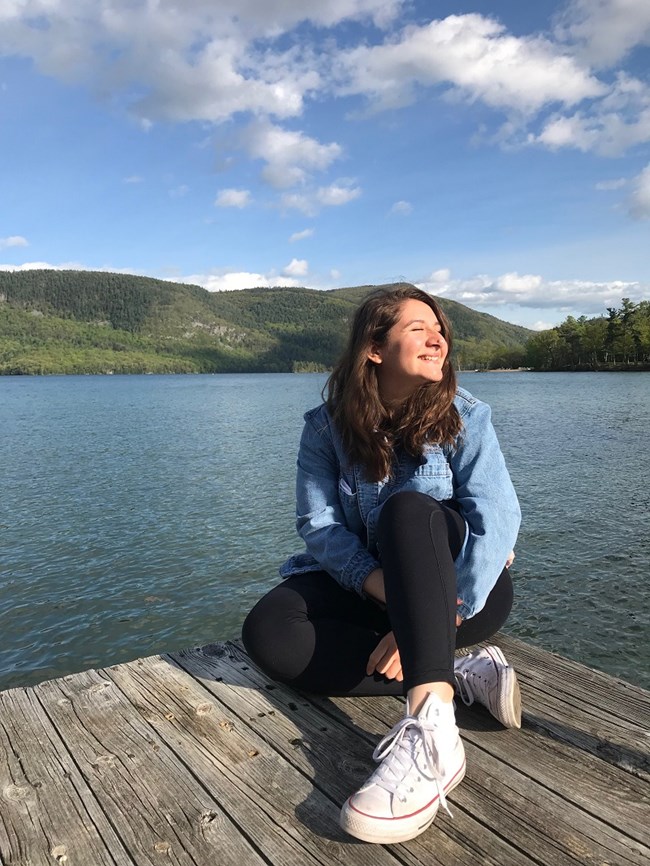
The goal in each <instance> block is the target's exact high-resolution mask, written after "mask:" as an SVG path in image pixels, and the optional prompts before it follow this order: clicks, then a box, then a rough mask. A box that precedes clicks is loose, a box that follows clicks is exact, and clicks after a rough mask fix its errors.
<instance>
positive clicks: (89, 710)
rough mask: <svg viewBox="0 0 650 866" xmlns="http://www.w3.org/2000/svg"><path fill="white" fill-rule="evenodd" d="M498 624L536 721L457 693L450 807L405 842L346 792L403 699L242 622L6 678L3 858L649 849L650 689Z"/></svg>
mask: <svg viewBox="0 0 650 866" xmlns="http://www.w3.org/2000/svg"><path fill="white" fill-rule="evenodd" d="M495 642H497V643H499V644H500V645H501V646H502V647H503V648H504V651H505V652H506V654H507V656H508V658H509V660H510V661H511V662H512V663H514V664H515V667H516V668H517V671H518V675H519V679H520V682H521V684H522V694H523V698H524V725H523V728H522V730H521V731H505V730H503V729H502V728H501V727H500V726H498V725H497V723H496V722H495V721H494V720H493V719H492V718H491V717H490V716H489V714H488V713H487V712H486V711H485V710H483V709H482V708H476V707H472V708H469V709H467V708H464V707H459V709H458V720H459V725H460V727H461V733H462V736H463V739H464V741H465V746H466V751H467V756H468V773H467V777H466V780H465V781H464V782H463V784H462V785H460V786H459V787H458V788H457V789H456V790H455V791H454V792H453V794H452V795H451V796H450V800H451V802H452V810H453V812H454V820H450V819H449V818H448V817H446V816H445V815H442V814H441V815H439V816H438V817H437V818H436V821H435V822H434V825H433V826H432V827H431V828H430V829H429V830H428V831H427V832H426V833H424V834H422V835H421V836H420V837H418V838H417V839H415V840H412V841H411V842H408V843H404V844H402V845H395V846H389V847H384V846H371V845H365V844H362V843H358V842H356V840H352V839H350V837H348V836H346V835H345V834H343V833H342V831H341V830H340V829H339V827H338V811H339V806H340V804H341V803H342V802H343V800H344V799H345V797H346V796H347V795H348V794H349V793H350V791H351V790H354V789H355V788H356V787H357V785H358V784H359V783H360V782H361V781H363V779H365V777H366V776H367V774H368V772H369V770H370V768H371V764H372V761H371V752H372V747H373V745H374V744H375V743H376V741H377V739H378V737H380V736H382V735H383V734H384V733H385V732H386V730H387V729H388V728H389V727H390V726H391V725H392V724H393V723H394V721H395V720H396V719H397V718H398V717H399V716H400V715H401V714H402V712H403V701H402V699H399V698H356V699H349V698H348V699H343V698H337V699H331V698H320V697H316V696H311V695H303V694H299V693H297V692H295V691H292V690H290V689H286V688H283V687H281V686H278V685H276V684H273V683H271V682H269V681H268V679H267V678H266V677H265V676H264V675H263V674H262V673H261V672H260V671H258V670H257V669H256V668H255V666H254V665H253V664H252V663H251V661H250V660H249V659H248V657H247V656H246V654H245V653H244V652H243V650H242V648H241V645H239V646H236V645H233V644H231V643H228V642H226V643H221V644H215V645H212V646H210V647H205V648H202V649H194V650H188V651H185V652H181V653H176V654H174V655H173V656H162V657H158V656H157V657H153V658H150V659H140V660H136V661H135V662H131V663H128V664H124V665H117V666H115V667H113V668H109V669H107V670H105V671H88V672H86V673H83V674H77V675H73V676H70V677H66V678H64V679H63V680H57V681H52V682H50V683H43V684H41V685H40V686H38V687H36V688H34V689H19V690H13V691H12V692H5V693H0V866H5V864H7V866H46V864H48V866H56V864H57V863H58V864H65V866H77V864H80V866H81V864H83V866H131V864H137V866H140V864H142V866H153V864H160V863H169V864H172V866H173V864H178V866H180V864H183V866H185V864H188V866H189V864H192V866H208V864H209V866H213V864H215V866H222V864H223V866H230V864H233V866H234V864H236V866H248V864H251V866H256V864H266V866H293V864H296V866H297V864H300V866H302V864H305V866H328V864H335V866H348V864H350V866H398V864H404V866H425V864H426V866H476V864H481V866H645V864H646V863H648V862H650V830H649V828H648V824H649V823H650V822H648V814H650V785H649V784H648V781H647V780H648V777H649V775H650V772H649V767H650V762H649V761H648V742H649V741H650V738H649V731H648V728H649V727H650V724H649V722H650V695H649V694H648V693H647V692H644V691H643V690H642V689H638V688H636V687H634V686H630V685H629V684H626V683H621V682H620V681H616V680H613V679H612V678H610V677H607V676H606V675H604V674H600V673H598V672H596V671H591V670H589V669H588V668H584V666H582V665H578V664H577V663H575V662H571V661H568V660H566V659H562V658H560V657H557V656H552V655H550V654H548V653H545V652H543V651H541V650H536V649H534V648H531V647H528V646H527V645H525V644H522V643H521V642H519V641H516V640H513V639H511V638H508V637H505V636H499V638H498V639H497V641H495ZM64 858H67V859H64Z"/></svg>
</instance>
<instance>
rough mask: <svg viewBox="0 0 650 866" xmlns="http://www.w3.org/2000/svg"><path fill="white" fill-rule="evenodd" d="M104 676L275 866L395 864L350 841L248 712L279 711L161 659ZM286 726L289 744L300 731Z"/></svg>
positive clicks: (331, 807)
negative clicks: (213, 686)
mask: <svg viewBox="0 0 650 866" xmlns="http://www.w3.org/2000/svg"><path fill="white" fill-rule="evenodd" d="M106 673H107V674H108V675H109V676H110V677H111V679H112V680H113V681H114V682H115V683H116V684H117V685H118V686H119V688H120V690H121V691H122V692H123V693H124V694H125V695H126V696H127V697H128V698H129V700H130V701H131V703H132V704H133V705H134V706H135V707H136V708H137V709H138V712H139V713H140V714H141V715H142V716H143V718H146V719H147V721H148V722H149V724H151V725H152V727H154V729H155V730H156V732H157V733H158V735H159V736H160V738H161V739H163V740H164V741H165V743H166V744H167V746H168V747H169V748H170V749H171V750H173V751H174V753H175V754H176V755H177V756H178V757H179V758H180V760H181V761H183V763H184V764H186V765H188V766H191V767H192V771H193V773H194V774H195V775H196V776H197V778H199V779H200V781H201V783H202V784H203V786H204V787H205V788H207V789H208V790H211V791H218V792H219V801H220V802H221V804H222V806H223V808H224V809H226V810H227V812H228V814H229V816H230V818H231V820H232V821H233V822H234V823H235V824H237V826H238V827H240V828H241V829H242V831H243V832H245V833H246V835H247V836H248V837H249V838H250V839H252V840H253V842H254V843H255V845H256V847H258V848H259V849H260V850H263V851H264V853H265V856H266V857H268V858H269V859H270V860H271V861H272V862H273V864H274V866H293V864H296V863H300V864H305V866H310V864H324V866H327V864H336V863H339V864H341V866H348V864H349V863H350V862H351V858H352V857H353V855H354V857H355V859H354V862H355V863H357V864H359V866H362V864H366V866H382V864H385V866H397V862H398V861H396V860H395V858H394V857H393V856H392V855H391V854H390V853H389V852H388V851H386V850H384V849H378V850H375V851H373V850H371V849H370V848H369V846H363V847H362V848H359V846H358V845H357V844H356V843H354V842H353V841H352V840H351V839H350V837H348V836H346V835H345V834H344V833H343V831H341V830H340V829H339V828H338V825H337V816H338V808H337V807H336V806H335V804H334V803H333V802H332V800H330V799H329V798H327V797H326V796H325V795H324V794H323V793H322V792H321V791H320V790H318V788H316V787H315V786H314V784H313V783H312V782H311V780H310V778H309V776H308V775H304V774H303V773H300V772H296V770H295V769H294V768H293V767H292V766H291V765H290V764H288V763H287V761H286V760H284V759H283V758H282V757H281V756H280V754H279V753H278V752H277V751H276V750H275V749H274V748H273V746H272V745H270V744H269V743H268V742H266V741H265V740H264V739H263V738H262V737H260V736H259V735H258V734H256V733H255V731H254V725H251V724H250V723H249V719H250V713H251V712H254V713H255V714H256V715H257V713H258V712H259V711H260V707H262V706H263V707H264V708H265V709H264V710H263V712H266V713H268V714H269V715H271V714H275V711H274V710H273V708H272V706H271V704H270V703H269V702H268V701H266V702H264V703H262V702H259V701H257V702H255V703H251V702H250V701H248V700H246V698H247V696H248V695H247V693H248V692H249V691H250V690H249V689H239V690H238V691H234V690H231V691H229V692H227V691H226V690H225V689H224V688H221V689H218V690H217V693H213V692H211V691H210V690H208V689H206V688H205V687H204V686H203V685H201V684H200V683H198V682H197V681H196V680H195V679H194V678H193V677H191V676H190V675H189V674H188V673H186V672H185V671H184V670H182V669H181V668H179V667H178V666H177V665H175V664H172V663H171V662H169V661H168V660H166V659H163V658H160V657H154V658H149V659H142V660H140V661H139V662H138V665H137V666H136V665H133V664H125V665H118V666H116V667H112V668H109V669H108V670H107V671H106ZM217 695H218V698H219V699H217ZM261 697H262V698H264V697H265V696H264V695H261ZM240 698H241V699H240ZM224 699H225V700H224ZM287 727H288V730H287V728H285V731H284V736H285V738H286V740H287V743H289V744H290V743H291V741H292V740H294V739H295V737H296V735H297V734H298V733H299V730H298V729H297V728H295V727H293V728H292V727H291V726H290V725H289V726H287ZM290 748H292V749H293V748H294V747H293V746H290ZM300 815H302V816H303V817H302V820H301V818H299V817H297V816H300Z"/></svg>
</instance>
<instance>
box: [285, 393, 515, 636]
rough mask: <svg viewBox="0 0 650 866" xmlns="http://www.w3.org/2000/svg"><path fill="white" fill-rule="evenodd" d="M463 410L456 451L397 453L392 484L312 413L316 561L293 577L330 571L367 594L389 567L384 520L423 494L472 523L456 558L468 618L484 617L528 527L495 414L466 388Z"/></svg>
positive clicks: (305, 487)
mask: <svg viewBox="0 0 650 866" xmlns="http://www.w3.org/2000/svg"><path fill="white" fill-rule="evenodd" d="M454 403H455V405H456V408H457V409H458V412H459V414H460V418H461V421H462V425H463V428H462V431H461V433H460V434H459V436H458V438H457V440H456V443H455V446H452V447H447V446H443V447H441V446H439V445H428V446H426V448H425V451H424V454H422V455H421V456H420V457H412V456H411V455H409V454H406V453H405V452H403V451H401V450H400V451H398V452H397V453H396V463H395V467H394V472H393V475H392V477H391V478H387V479H385V480H384V481H379V482H369V481H367V480H365V478H364V474H363V468H362V467H361V466H359V465H357V464H352V463H351V462H350V460H349V459H348V458H347V457H346V454H345V452H344V451H343V445H342V442H341V437H340V435H339V434H338V432H337V430H336V428H335V426H334V423H333V421H332V419H331V418H330V415H329V413H328V411H327V409H326V407H325V405H321V406H318V407H317V408H315V409H312V410H311V411H309V412H307V413H306V414H305V426H304V429H303V434H302V438H301V441H300V450H299V453H298V474H297V481H296V494H297V496H296V500H297V502H296V512H297V520H296V527H297V529H298V534H299V535H300V537H301V538H302V539H303V541H304V542H305V545H306V547H307V552H306V553H299V554H296V555H295V556H292V557H290V558H289V559H288V560H287V561H286V562H285V563H284V565H283V566H282V567H281V568H280V574H281V575H282V576H283V577H290V576H292V575H295V574H303V573H305V572H310V571H320V570H324V571H327V572H328V573H329V574H331V575H332V577H334V578H335V579H336V580H337V581H338V582H339V583H340V584H341V585H342V586H343V587H345V588H346V589H349V590H355V591H356V592H358V593H360V594H361V595H363V590H362V586H363V582H364V580H365V579H366V577H367V576H368V575H369V574H370V572H371V571H373V569H375V568H380V567H381V562H380V559H379V552H378V547H377V535H376V527H377V519H378V516H379V512H380V510H381V507H382V505H383V503H384V502H385V501H386V500H387V499H388V497H389V496H391V494H393V493H396V492H397V491H398V490H414V491H418V492H421V493H426V494H427V495H429V496H431V497H433V498H434V499H437V500H438V501H440V502H445V501H449V500H454V501H455V503H456V507H457V508H458V510H459V512H460V514H461V515H462V517H463V518H464V520H465V524H466V533H465V541H464V544H463V547H462V549H461V551H460V553H459V555H458V557H457V559H456V562H455V565H456V574H457V592H458V596H459V598H461V599H462V604H461V605H460V606H459V607H458V612H459V614H460V615H461V617H462V618H463V619H468V618H469V617H472V616H473V615H474V614H475V613H478V612H479V611H480V610H481V608H482V607H483V605H484V604H485V602H486V599H487V597H488V595H489V593H490V590H491V589H492V587H493V586H494V584H495V583H496V581H497V578H498V577H499V575H500V574H501V571H502V570H503V567H504V565H505V563H506V559H507V558H508V554H509V553H510V551H511V550H512V549H513V548H514V545H515V541H516V538H517V532H518V529H519V524H520V521H521V511H520V509H519V503H518V501H517V495H516V493H515V490H514V488H513V486H512V482H511V480H510V476H509V475H508V470H507V469H506V465H505V461H504V459H503V454H502V453H501V449H500V448H499V443H498V441H497V437H496V433H495V432H494V428H493V426H492V422H491V420H490V414H491V413H490V407H489V406H488V405H487V404H486V403H482V402H481V401H480V400H477V399H476V398H474V397H473V396H472V395H471V394H470V393H469V392H468V391H465V390H464V389H462V388H458V390H457V392H456V397H455V399H454Z"/></svg>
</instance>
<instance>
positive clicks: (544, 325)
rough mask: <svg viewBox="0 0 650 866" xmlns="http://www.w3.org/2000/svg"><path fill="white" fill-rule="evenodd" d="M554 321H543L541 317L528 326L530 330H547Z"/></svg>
mask: <svg viewBox="0 0 650 866" xmlns="http://www.w3.org/2000/svg"><path fill="white" fill-rule="evenodd" d="M554 324H555V322H545V321H544V320H543V319H538V320H537V321H536V322H533V324H532V325H531V326H530V329H531V331H548V330H549V329H550V328H552V327H553V326H554Z"/></svg>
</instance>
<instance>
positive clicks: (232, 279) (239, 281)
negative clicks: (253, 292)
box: [170, 270, 300, 292]
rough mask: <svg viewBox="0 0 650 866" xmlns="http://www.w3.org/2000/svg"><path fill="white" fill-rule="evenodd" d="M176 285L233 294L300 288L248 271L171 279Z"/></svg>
mask: <svg viewBox="0 0 650 866" xmlns="http://www.w3.org/2000/svg"><path fill="white" fill-rule="evenodd" d="M170 281H171V282H174V283H190V284H192V285H194V286H202V287H203V288H204V289H207V290H208V291H209V292H233V291H240V290H241V289H258V288H272V287H273V286H298V285H300V283H299V282H298V281H297V280H294V279H291V278H289V277H284V276H278V275H277V274H257V273H251V272H248V271H224V270H221V271H215V272H213V273H208V274H190V275H189V276H185V277H173V278H170Z"/></svg>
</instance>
